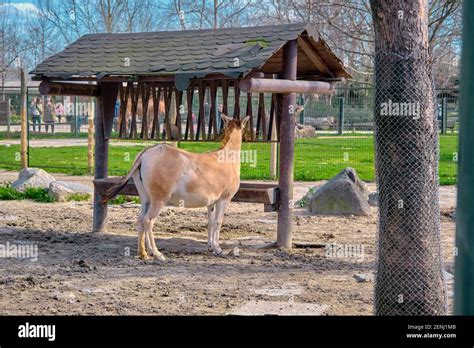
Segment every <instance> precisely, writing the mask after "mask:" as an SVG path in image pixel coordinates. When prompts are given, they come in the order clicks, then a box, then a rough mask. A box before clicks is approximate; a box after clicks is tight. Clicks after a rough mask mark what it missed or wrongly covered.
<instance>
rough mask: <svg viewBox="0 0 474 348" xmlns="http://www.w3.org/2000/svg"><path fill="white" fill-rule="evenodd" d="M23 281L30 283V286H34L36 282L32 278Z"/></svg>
mask: <svg viewBox="0 0 474 348" xmlns="http://www.w3.org/2000/svg"><path fill="white" fill-rule="evenodd" d="M25 281H26V282H28V283H30V284H31V285H36V282H35V280H34V278H33V277H32V276H28V277H26V278H25Z"/></svg>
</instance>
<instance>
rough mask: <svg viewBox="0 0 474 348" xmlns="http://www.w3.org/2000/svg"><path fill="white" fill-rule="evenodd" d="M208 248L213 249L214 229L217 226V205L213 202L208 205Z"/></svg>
mask: <svg viewBox="0 0 474 348" xmlns="http://www.w3.org/2000/svg"><path fill="white" fill-rule="evenodd" d="M207 219H208V223H207V229H208V234H207V250H208V251H213V249H212V245H213V243H214V231H215V226H216V205H215V204H212V205H209V206H208V207H207Z"/></svg>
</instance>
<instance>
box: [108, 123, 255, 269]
mask: <svg viewBox="0 0 474 348" xmlns="http://www.w3.org/2000/svg"><path fill="white" fill-rule="evenodd" d="M221 117H222V120H223V121H224V125H225V127H224V137H223V140H222V145H221V147H220V148H219V149H218V150H216V151H211V152H206V153H191V152H187V151H184V150H181V149H178V148H175V147H173V146H170V145H168V144H157V145H154V146H152V147H149V148H147V149H145V150H143V151H142V152H140V153H139V154H138V155H137V158H136V159H135V162H134V163H133V166H132V169H131V170H130V172H129V173H128V175H126V176H124V177H123V178H122V179H121V180H120V182H119V183H118V184H116V185H115V186H113V187H112V188H110V189H109V190H108V191H107V192H106V193H105V195H103V197H102V201H103V202H107V201H108V200H109V199H111V198H113V197H114V196H115V195H117V194H118V192H119V191H120V190H121V189H122V188H123V187H124V186H125V185H126V184H127V182H128V180H129V179H130V178H133V181H134V183H135V186H136V187H137V190H138V193H139V195H140V200H141V211H140V215H139V216H138V256H139V257H140V258H142V259H148V258H150V256H151V257H153V258H156V259H160V260H165V257H164V255H163V254H162V253H161V252H159V251H158V248H157V247H156V244H155V240H154V238H153V224H154V222H155V220H156V218H157V216H158V214H159V213H160V211H161V209H162V208H163V206H165V205H171V206H179V207H189V208H198V207H207V211H208V229H209V233H208V241H207V244H208V248H209V251H212V252H213V253H214V254H215V255H220V254H221V253H222V249H221V248H220V247H219V232H220V229H221V226H222V220H223V218H224V213H225V211H226V209H227V206H228V205H229V202H230V200H231V199H232V197H233V196H234V195H235V193H236V192H237V190H238V189H239V185H240V148H241V145H242V130H243V129H244V127H245V124H246V123H247V121H248V119H249V116H247V117H246V118H244V119H243V120H236V119H232V118H230V117H227V116H226V115H224V114H221Z"/></svg>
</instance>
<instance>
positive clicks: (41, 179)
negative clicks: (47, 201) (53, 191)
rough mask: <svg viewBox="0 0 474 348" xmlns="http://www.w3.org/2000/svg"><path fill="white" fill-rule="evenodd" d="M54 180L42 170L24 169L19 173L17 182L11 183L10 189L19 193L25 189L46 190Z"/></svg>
mask: <svg viewBox="0 0 474 348" xmlns="http://www.w3.org/2000/svg"><path fill="white" fill-rule="evenodd" d="M55 180H56V179H55V178H54V176H52V175H51V174H48V173H46V172H45V171H44V170H43V169H38V168H25V169H22V170H21V171H20V174H18V180H15V181H14V182H13V183H12V187H13V188H14V189H16V190H17V191H20V192H23V191H25V190H26V189H27V188H44V189H48V187H49V184H50V183H51V182H53V181H55Z"/></svg>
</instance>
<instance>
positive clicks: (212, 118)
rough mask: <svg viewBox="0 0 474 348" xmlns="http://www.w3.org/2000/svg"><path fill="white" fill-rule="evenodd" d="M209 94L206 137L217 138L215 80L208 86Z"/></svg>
mask: <svg viewBox="0 0 474 348" xmlns="http://www.w3.org/2000/svg"><path fill="white" fill-rule="evenodd" d="M209 90H210V94H211V108H210V112H209V130H208V134H207V136H208V139H212V140H216V139H217V105H216V96H217V84H216V82H215V81H212V82H211V85H210V87H209Z"/></svg>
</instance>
